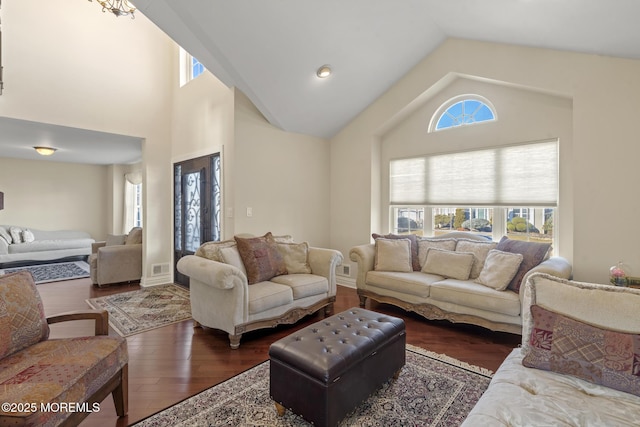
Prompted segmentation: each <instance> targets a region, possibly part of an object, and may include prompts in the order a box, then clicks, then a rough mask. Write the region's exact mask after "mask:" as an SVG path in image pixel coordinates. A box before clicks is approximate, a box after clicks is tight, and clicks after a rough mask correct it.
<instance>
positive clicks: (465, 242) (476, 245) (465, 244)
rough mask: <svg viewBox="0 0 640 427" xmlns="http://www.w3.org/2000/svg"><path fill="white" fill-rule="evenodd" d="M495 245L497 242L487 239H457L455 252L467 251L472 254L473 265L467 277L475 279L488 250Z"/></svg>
mask: <svg viewBox="0 0 640 427" xmlns="http://www.w3.org/2000/svg"><path fill="white" fill-rule="evenodd" d="M497 245H498V243H497V242H491V241H489V240H487V241H486V242H482V241H479V240H469V239H458V243H456V252H469V253H472V254H473V267H471V274H469V279H477V278H478V276H480V272H481V271H482V268H483V267H484V262H485V260H486V259H487V255H488V254H489V251H490V250H491V249H494V248H495V247H496V246H497Z"/></svg>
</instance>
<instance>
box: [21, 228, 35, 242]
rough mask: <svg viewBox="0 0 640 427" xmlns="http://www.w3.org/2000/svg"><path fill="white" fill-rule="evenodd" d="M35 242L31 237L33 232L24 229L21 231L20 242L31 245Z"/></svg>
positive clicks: (33, 237)
mask: <svg viewBox="0 0 640 427" xmlns="http://www.w3.org/2000/svg"><path fill="white" fill-rule="evenodd" d="M35 240H36V237H35V236H34V235H33V231H31V230H29V229H28V228H25V229H24V230H22V241H23V242H24V243H33V242H34V241H35Z"/></svg>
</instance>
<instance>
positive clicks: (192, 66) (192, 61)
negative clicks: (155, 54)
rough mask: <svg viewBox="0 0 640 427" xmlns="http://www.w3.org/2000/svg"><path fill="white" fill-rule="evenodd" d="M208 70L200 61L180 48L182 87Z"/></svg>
mask: <svg viewBox="0 0 640 427" xmlns="http://www.w3.org/2000/svg"><path fill="white" fill-rule="evenodd" d="M205 69H206V68H204V65H202V63H201V62H200V61H198V59H196V58H194V57H193V56H191V55H190V54H189V53H188V52H187V51H186V50H184V49H182V48H180V86H184V85H185V84H187V83H188V82H190V81H191V80H193V79H195V78H196V77H198V76H199V75H200V74H202V73H203V72H204V70H205Z"/></svg>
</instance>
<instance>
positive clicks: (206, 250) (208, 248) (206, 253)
mask: <svg viewBox="0 0 640 427" xmlns="http://www.w3.org/2000/svg"><path fill="white" fill-rule="evenodd" d="M236 244H237V243H236V241H235V240H223V241H220V242H205V243H203V244H202V245H200V247H199V248H198V249H197V250H196V253H195V255H197V256H199V257H202V258H207V259H210V260H211V261H218V262H224V260H223V259H222V255H221V254H220V249H222V248H226V247H229V246H235V245H236Z"/></svg>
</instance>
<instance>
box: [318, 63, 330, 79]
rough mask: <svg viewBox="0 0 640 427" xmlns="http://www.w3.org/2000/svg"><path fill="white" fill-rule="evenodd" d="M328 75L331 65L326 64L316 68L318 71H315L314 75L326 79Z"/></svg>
mask: <svg viewBox="0 0 640 427" xmlns="http://www.w3.org/2000/svg"><path fill="white" fill-rule="evenodd" d="M330 75H331V67H329V66H328V65H323V66H322V67H320V68H318V71H316V76H318V77H319V78H321V79H326V78H327V77H329V76H330Z"/></svg>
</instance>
